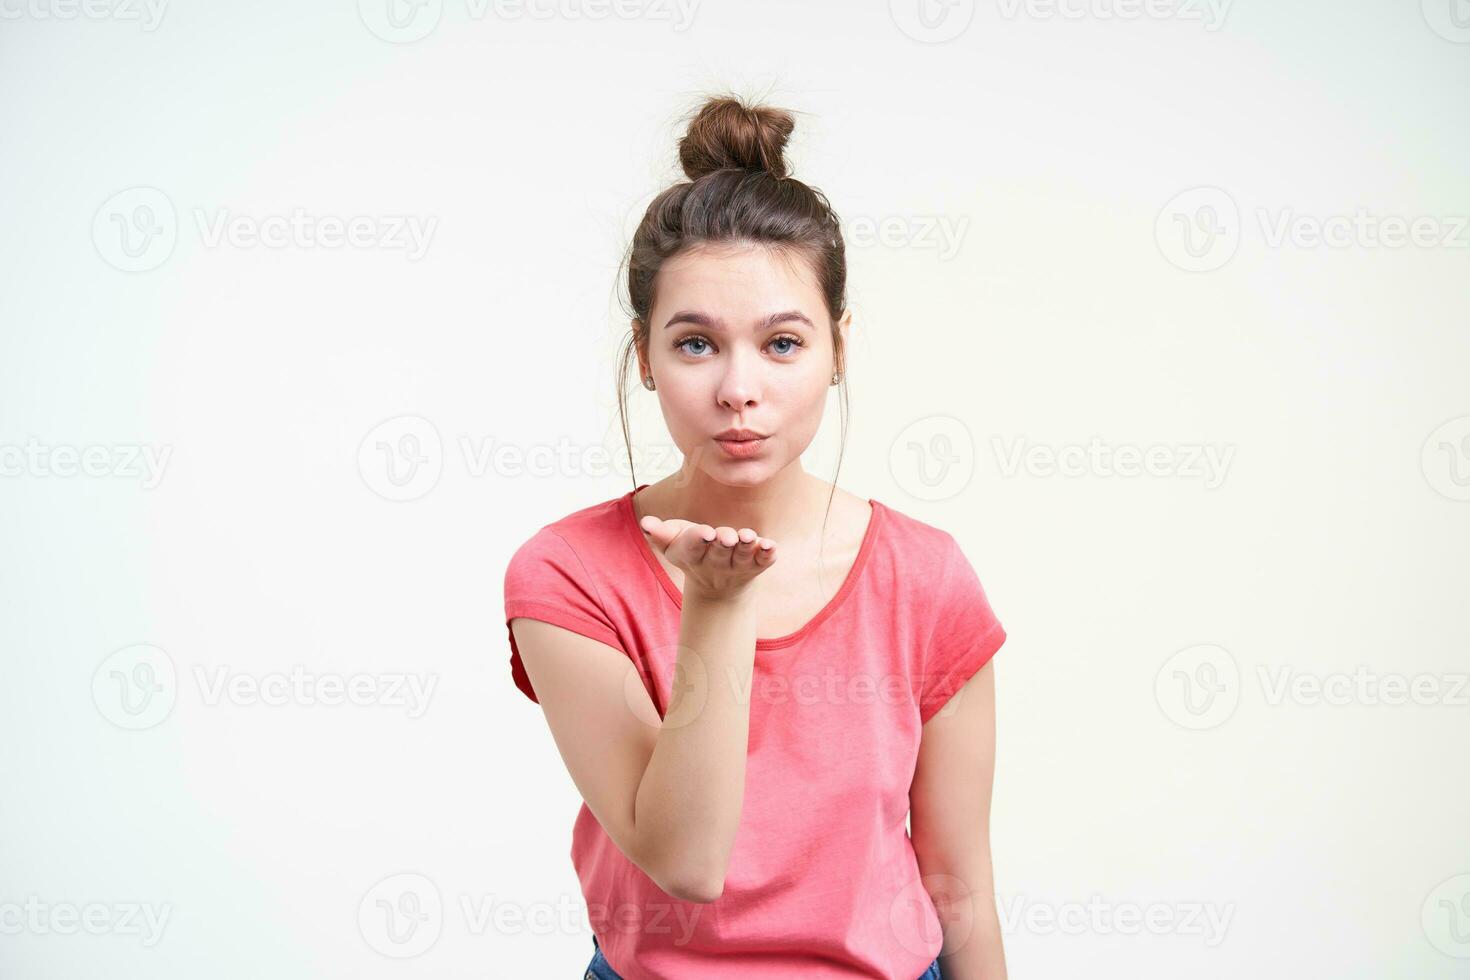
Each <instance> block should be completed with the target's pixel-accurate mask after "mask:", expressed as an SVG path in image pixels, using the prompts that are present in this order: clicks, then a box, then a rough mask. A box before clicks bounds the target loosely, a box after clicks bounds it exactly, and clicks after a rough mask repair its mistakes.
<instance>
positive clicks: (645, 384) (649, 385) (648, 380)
mask: <svg viewBox="0 0 1470 980" xmlns="http://www.w3.org/2000/svg"><path fill="white" fill-rule="evenodd" d="M643 387H645V388H647V389H648V390H649V391H652V390H653V387H654V386H653V375H651V374H650V375H649V376H648V377H646V378H644V379H643Z"/></svg>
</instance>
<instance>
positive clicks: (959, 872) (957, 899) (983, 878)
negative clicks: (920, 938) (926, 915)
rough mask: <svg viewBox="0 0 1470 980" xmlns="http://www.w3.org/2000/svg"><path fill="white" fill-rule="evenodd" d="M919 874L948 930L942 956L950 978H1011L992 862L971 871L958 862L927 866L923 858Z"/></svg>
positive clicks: (942, 965) (941, 964)
mask: <svg viewBox="0 0 1470 980" xmlns="http://www.w3.org/2000/svg"><path fill="white" fill-rule="evenodd" d="M919 872H920V875H921V876H922V880H923V882H924V885H925V887H926V888H927V890H928V892H929V897H930V898H931V899H932V900H933V901H934V909H935V912H936V913H938V916H939V924H940V927H941V928H942V929H943V930H944V947H943V950H942V951H941V953H940V956H939V967H940V970H941V971H942V972H943V973H944V980H1006V977H1007V973H1006V961H1005V947H1004V944H1003V940H1002V936H1001V931H1000V918H999V916H998V915H997V914H996V908H995V887H994V883H993V879H992V875H991V872H990V867H989V862H988V861H985V862H983V866H980V867H974V866H971V867H969V868H966V867H965V866H964V865H963V864H959V863H955V862H945V861H941V860H934V859H930V860H929V861H927V862H926V861H925V860H924V859H923V858H922V857H921V858H920V861H919Z"/></svg>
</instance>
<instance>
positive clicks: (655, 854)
mask: <svg viewBox="0 0 1470 980" xmlns="http://www.w3.org/2000/svg"><path fill="white" fill-rule="evenodd" d="M755 632H756V626H755V604H754V597H753V595H752V594H750V593H742V594H740V595H739V596H736V597H733V598H726V599H718V600H711V599H705V598H701V597H700V596H698V595H694V594H686V595H685V596H684V601H683V611H682V613H681V616H680V622H679V650H678V654H677V658H676V663H677V666H676V668H675V675H674V682H673V684H672V685H671V688H672V694H671V697H670V703H669V706H668V709H667V711H665V713H664V714H665V717H664V723H663V726H662V728H661V729H660V731H659V735H658V741H657V743H656V745H655V747H654V750H653V753H652V755H651V756H650V758H649V762H648V767H647V769H646V770H645V771H644V773H643V778H642V780H641V782H640V783H639V786H638V794H637V800H636V803H635V809H634V826H635V833H636V835H637V839H638V841H639V844H640V849H641V851H642V853H643V855H644V857H645V861H646V863H647V865H648V866H651V867H654V868H657V869H659V871H660V879H661V880H660V885H661V887H663V888H664V889H665V890H666V891H669V893H670V894H672V895H674V896H675V897H676V898H682V899H685V900H687V901H703V902H708V901H714V899H716V898H718V897H719V893H720V890H721V889H722V888H723V885H724V877H725V871H726V869H727V868H728V866H729V861H730V854H731V852H732V850H733V849H734V845H735V832H736V829H737V828H738V827H739V824H740V810H741V806H742V803H743V802H744V797H745V760H746V754H747V752H748V750H749V744H750V703H749V701H748V700H745V699H744V698H743V697H742V694H741V692H744V691H748V690H749V689H750V684H749V681H750V676H751V671H752V669H753V667H754V663H755Z"/></svg>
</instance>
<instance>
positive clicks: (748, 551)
mask: <svg viewBox="0 0 1470 980" xmlns="http://www.w3.org/2000/svg"><path fill="white" fill-rule="evenodd" d="M737 533H738V534H739V537H740V544H739V545H737V546H736V548H735V560H736V561H750V559H751V556H752V555H754V554H755V549H756V547H757V546H758V545H759V544H760V538H761V536H760V535H759V534H756V533H755V532H754V531H752V530H751V529H750V528H748V527H742V528H741V529H740V530H739V532H737Z"/></svg>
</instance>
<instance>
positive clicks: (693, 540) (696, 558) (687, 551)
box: [679, 524, 715, 564]
mask: <svg viewBox="0 0 1470 980" xmlns="http://www.w3.org/2000/svg"><path fill="white" fill-rule="evenodd" d="M679 540H680V542H681V544H680V545H679V547H681V548H682V549H683V554H684V556H685V558H684V560H685V562H687V563H689V564H698V563H699V562H702V561H704V556H705V555H707V554H708V553H709V549H710V547H711V545H712V544H713V542H714V540H715V529H714V528H712V527H710V526H709V525H708V524H690V525H688V526H687V527H685V528H684V530H683V531H681V532H679Z"/></svg>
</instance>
